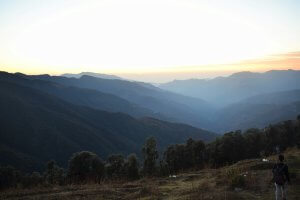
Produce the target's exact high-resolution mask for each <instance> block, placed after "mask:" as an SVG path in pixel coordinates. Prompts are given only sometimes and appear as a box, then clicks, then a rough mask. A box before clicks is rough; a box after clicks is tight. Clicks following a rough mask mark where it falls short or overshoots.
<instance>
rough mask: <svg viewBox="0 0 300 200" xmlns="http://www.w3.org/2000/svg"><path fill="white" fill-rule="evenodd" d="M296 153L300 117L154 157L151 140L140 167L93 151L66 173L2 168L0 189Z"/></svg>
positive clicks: (75, 159)
mask: <svg viewBox="0 0 300 200" xmlns="http://www.w3.org/2000/svg"><path fill="white" fill-rule="evenodd" d="M293 146H298V148H300V116H298V118H297V120H295V121H292V120H289V121H285V122H282V123H279V124H276V125H270V126H269V127H267V128H265V129H249V130H247V131H245V132H241V131H239V130H238V131H234V132H229V133H225V134H224V135H223V136H220V137H218V138H217V139H216V140H215V141H213V142H211V143H207V144H205V143H204V142H203V141H201V140H198V141H195V140H193V139H189V140H187V142H186V143H185V144H175V145H171V146H169V147H168V148H167V149H166V150H165V151H164V152H163V153H162V154H159V153H158V150H157V142H156V140H155V138H154V137H151V138H148V139H147V140H146V142H145V144H144V146H143V148H142V155H143V159H142V160H143V163H141V164H140V163H139V160H138V158H137V156H136V155H135V154H131V155H129V156H128V157H127V158H125V157H124V156H123V155H121V154H114V155H111V156H109V157H108V159H107V160H106V161H103V160H102V159H101V158H100V157H99V156H98V155H96V154H94V153H92V152H87V151H83V152H78V153H75V154H73V155H72V157H71V158H70V160H69V164H68V169H67V170H65V169H63V168H61V167H59V166H58V165H57V164H56V163H55V161H49V162H48V163H47V165H46V169H45V171H44V172H43V173H39V172H33V173H32V174H22V173H21V172H20V171H18V170H16V169H14V168H13V167H0V189H3V188H8V187H34V186H38V185H39V186H43V185H46V186H48V185H64V184H85V183H100V182H102V181H105V180H135V179H138V178H140V177H144V176H167V175H170V174H174V173H178V172H180V171H183V170H192V169H201V168H203V167H205V166H207V167H214V168H215V167H221V166H224V165H227V164H232V163H235V162H237V161H239V160H243V159H249V158H257V157H263V156H268V155H271V154H274V153H279V152H281V151H284V150H285V149H286V148H288V147H293Z"/></svg>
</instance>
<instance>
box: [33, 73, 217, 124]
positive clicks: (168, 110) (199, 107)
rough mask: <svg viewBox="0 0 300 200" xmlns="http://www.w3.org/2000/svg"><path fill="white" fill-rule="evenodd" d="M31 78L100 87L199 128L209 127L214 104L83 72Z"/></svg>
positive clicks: (84, 86)
mask: <svg viewBox="0 0 300 200" xmlns="http://www.w3.org/2000/svg"><path fill="white" fill-rule="evenodd" d="M29 77H30V78H32V79H38V80H44V81H50V82H55V83H58V84H60V85H64V86H68V87H77V88H83V89H92V90H97V91H100V92H103V93H108V94H112V95H115V96H118V97H121V98H123V99H125V100H127V101H129V102H131V103H134V104H136V105H138V106H140V107H143V108H146V109H149V110H151V111H153V112H154V113H155V114H156V115H162V116H164V117H165V118H162V119H164V120H168V121H173V122H182V123H187V124H189V125H192V126H196V127H199V128H208V126H207V125H208V124H209V122H208V120H207V118H206V116H207V115H209V114H211V112H212V111H213V107H212V106H211V105H210V104H209V103H208V102H206V101H204V100H201V99H198V98H194V97H187V96H184V95H180V94H176V93H173V92H169V91H165V90H162V89H160V88H157V87H155V86H152V85H151V84H147V83H140V82H133V81H126V80H118V79H114V80H112V79H101V78H96V77H92V76H87V75H84V76H82V77H81V78H79V79H77V78H66V77H62V76H49V75H35V76H29Z"/></svg>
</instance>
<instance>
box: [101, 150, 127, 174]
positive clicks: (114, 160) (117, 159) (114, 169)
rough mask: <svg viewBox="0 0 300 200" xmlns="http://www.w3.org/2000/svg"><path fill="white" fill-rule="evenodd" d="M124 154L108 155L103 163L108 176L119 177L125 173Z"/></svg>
mask: <svg viewBox="0 0 300 200" xmlns="http://www.w3.org/2000/svg"><path fill="white" fill-rule="evenodd" d="M124 164H125V160H124V156H123V155H120V154H113V155H110V156H109V157H108V159H107V164H106V165H105V168H106V174H107V176H108V177H110V178H121V177H123V176H124V175H125V169H124Z"/></svg>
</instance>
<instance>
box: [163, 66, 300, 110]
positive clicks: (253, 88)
mask: <svg viewBox="0 0 300 200" xmlns="http://www.w3.org/2000/svg"><path fill="white" fill-rule="evenodd" d="M159 87H160V88H162V89H166V90H169V91H172V92H176V93H179V94H183V95H187V96H193V97H197V98H201V99H204V100H206V101H208V102H210V103H213V104H215V105H217V106H221V107H222V106H226V105H229V104H232V103H237V102H239V101H240V100H243V99H245V98H248V97H251V96H254V95H259V94H263V93H271V92H278V91H287V90H294V89H300V71H297V70H272V71H268V72H265V73H253V72H239V73H235V74H232V75H231V76H228V77H217V78H214V79H191V80H175V81H172V82H169V83H165V84H161V85H159Z"/></svg>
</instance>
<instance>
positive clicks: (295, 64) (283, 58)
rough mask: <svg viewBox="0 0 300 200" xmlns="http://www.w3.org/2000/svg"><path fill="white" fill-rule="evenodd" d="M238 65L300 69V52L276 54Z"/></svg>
mask: <svg viewBox="0 0 300 200" xmlns="http://www.w3.org/2000/svg"><path fill="white" fill-rule="evenodd" d="M236 64H237V65H241V64H242V65H256V66H260V67H263V66H264V67H268V68H274V69H277V68H282V69H288V68H291V69H300V51H295V52H288V53H284V54H274V55H270V56H267V57H265V58H261V59H254V60H245V61H241V62H239V63H236Z"/></svg>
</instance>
